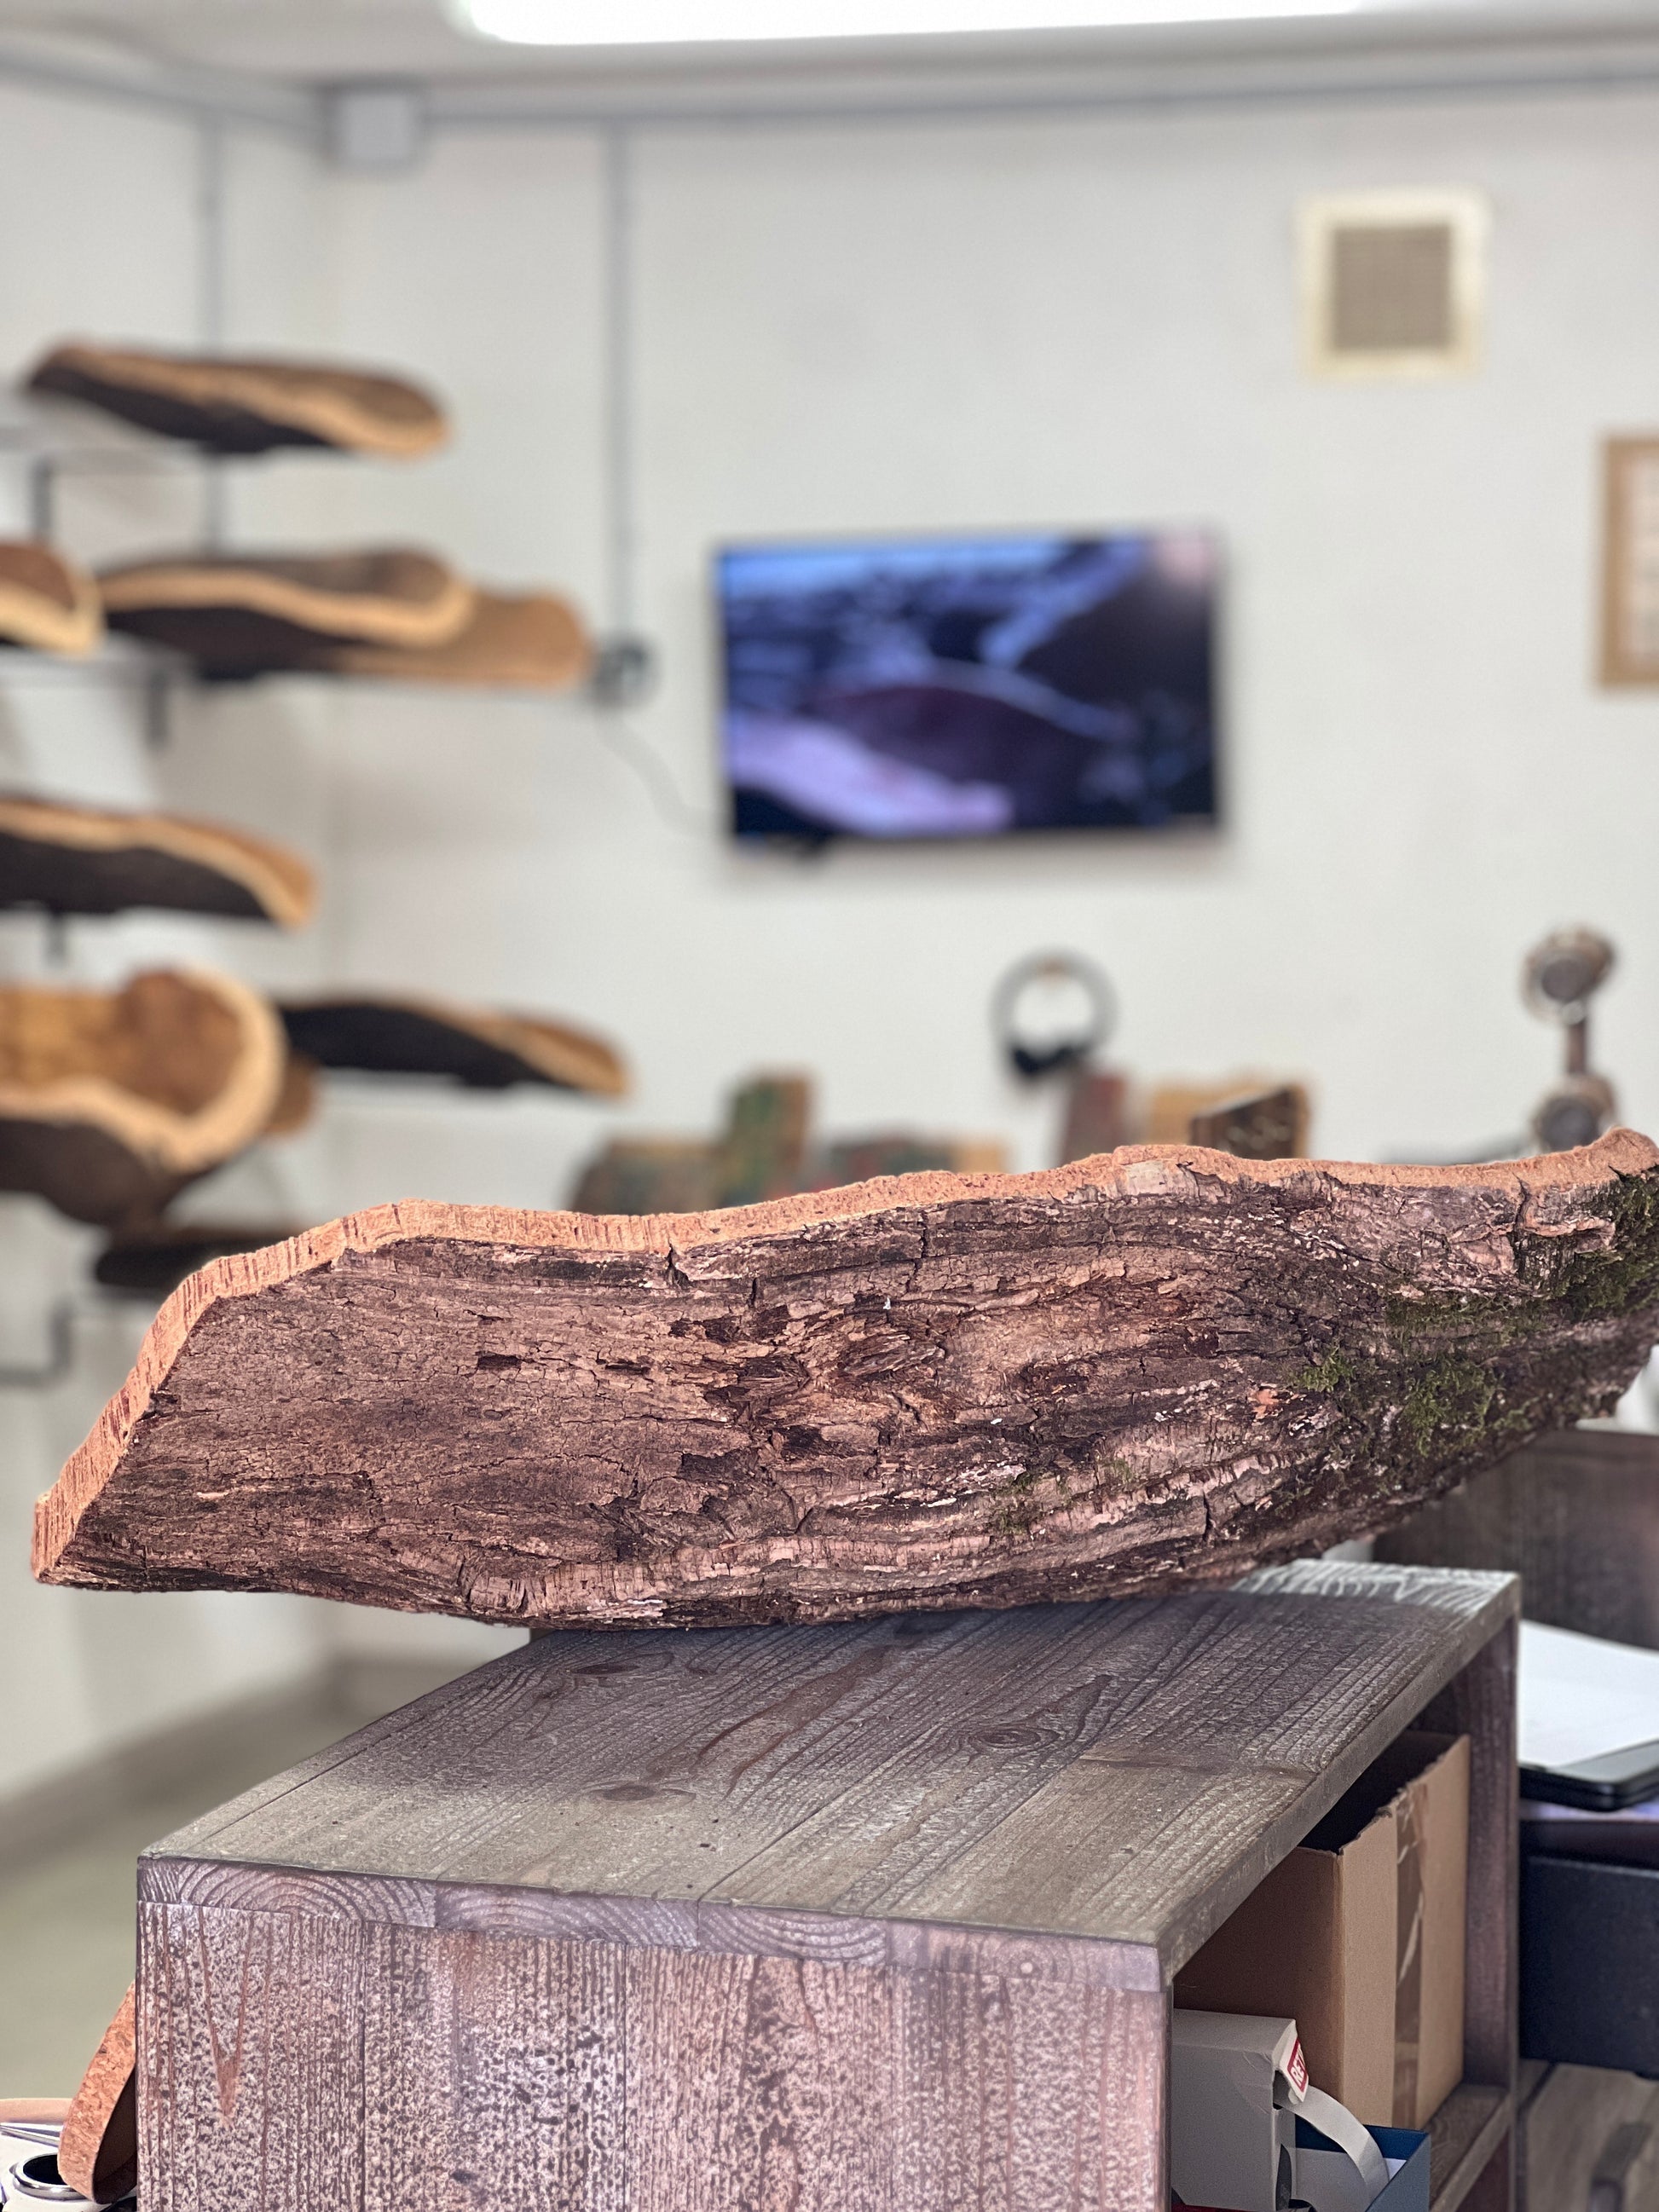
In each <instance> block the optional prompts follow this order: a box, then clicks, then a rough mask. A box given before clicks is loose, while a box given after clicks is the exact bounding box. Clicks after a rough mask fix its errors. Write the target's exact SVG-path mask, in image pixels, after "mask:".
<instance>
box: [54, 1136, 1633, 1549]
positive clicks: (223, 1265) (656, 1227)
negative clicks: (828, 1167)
mask: <svg viewBox="0 0 1659 2212" xmlns="http://www.w3.org/2000/svg"><path fill="white" fill-rule="evenodd" d="M1656 1166H1659V1146H1656V1145H1655V1144H1654V1143H1653V1141H1652V1140H1651V1139H1650V1138H1647V1137H1644V1136H1639V1135H1638V1133H1636V1132H1635V1131H1634V1130H1632V1129H1612V1130H1609V1131H1608V1133H1607V1135H1606V1136H1604V1137H1601V1138H1599V1139H1597V1141H1596V1142H1595V1144H1593V1145H1585V1146H1580V1147H1579V1148H1578V1149H1577V1150H1576V1151H1573V1152H1547V1153H1544V1154H1542V1155H1541V1156H1540V1157H1538V1158H1533V1159H1524V1160H1499V1161H1494V1162H1485V1161H1482V1162H1477V1163H1474V1164H1457V1165H1455V1166H1445V1167H1438V1166H1416V1165H1401V1164H1378V1163H1376V1162H1371V1161H1363V1160H1300V1159H1293V1160H1243V1159H1237V1158H1234V1157H1233V1155H1232V1154H1231V1153H1229V1152H1211V1151H1208V1150H1207V1149H1206V1148H1205V1147H1204V1146H1200V1145H1125V1146H1121V1147H1120V1149H1119V1150H1118V1151H1116V1152H1101V1153H1097V1154H1096V1155H1095V1156H1094V1157H1093V1158H1091V1159H1085V1160H1074V1161H1073V1162H1072V1163H1071V1164H1069V1165H1068V1166H1066V1167H1060V1168H1048V1169H1044V1170H1041V1171H1039V1172H1038V1173H1036V1174H1033V1175H991V1174H976V1175H952V1174H950V1173H947V1172H945V1171H944V1170H927V1171H926V1172H924V1173H922V1174H920V1175H906V1176H878V1177H876V1178H875V1179H874V1180H873V1181H872V1182H858V1183H849V1184H847V1185H845V1186H844V1187H842V1188H839V1189H836V1190H826V1191H811V1192H807V1193H805V1194H803V1195H801V1196H799V1197H793V1198H777V1199H769V1200H765V1201H764V1202H763V1203H762V1204H760V1205H757V1206H730V1207H726V1208H725V1209H723V1210H722V1211H720V1212H708V1213H666V1214H662V1213H653V1214H617V1213H604V1214H592V1213H563V1212H532V1211H530V1210H528V1209H526V1208H522V1207H513V1206H450V1205H447V1204H443V1203H441V1202H438V1201H435V1200H428V1199H400V1200H397V1201H395V1202H394V1203H393V1204H392V1205H389V1206H370V1207H368V1209H367V1210H366V1211H364V1212H361V1213H349V1214H347V1215H345V1216H344V1217H343V1218H342V1219H340V1220H337V1221H328V1222H325V1223H324V1224H323V1225H321V1226H320V1227H319V1228H316V1229H307V1230H305V1231H302V1232H301V1234H300V1235H299V1236H297V1237H289V1238H288V1239H287V1240H286V1241H285V1242H284V1243H281V1244H270V1245H267V1246H265V1247H264V1248H263V1249H261V1250H258V1251H255V1252H235V1253H228V1254H226V1255H224V1256H223V1257H222V1258H220V1259H217V1260H213V1261H210V1262H209V1264H208V1265H207V1266H206V1267H203V1268H201V1269H200V1270H199V1271H198V1272H197V1273H195V1274H193V1275H190V1276H187V1277H186V1278H185V1280H184V1281H183V1282H182V1283H181V1284H180V1285H179V1287H178V1289H177V1290H176V1291H173V1295H172V1296H171V1297H169V1298H168V1299H167V1303H166V1304H165V1305H163V1306H162V1308H161V1310H160V1312H159V1313H158V1314H157V1315H156V1316H155V1321H154V1322H152V1323H151V1325H150V1328H149V1334H147V1335H146V1336H145V1339H144V1341H143V1345H142V1346H140V1347H139V1352H138V1357H137V1360H136V1361H135V1362H134V1363H133V1368H132V1372H131V1374H130V1375H129V1376H128V1377H127V1379H126V1381H125V1383H123V1384H122V1386H121V1388H120V1389H118V1391H117V1392H116V1394H115V1395H114V1396H113V1397H112V1399H111V1400H110V1401H109V1403H108V1404H107V1405H106V1407H105V1408H104V1410H103V1412H102V1413H100V1415H99V1417H98V1419H97V1420H96V1422H95V1423H94V1425H93V1428H92V1430H91V1431H90V1433H89V1434H88V1437H87V1438H86V1441H85V1442H84V1443H82V1445H81V1446H80V1448H79V1449H78V1450H76V1452H75V1453H74V1455H72V1457H71V1458H70V1460H69V1461H68V1462H67V1463H66V1464H65V1466H64V1470H63V1472H62V1474H60V1475H59V1476H58V1480H57V1481H56V1482H55V1483H54V1484H53V1485H52V1488H51V1489H50V1490H49V1491H48V1492H46V1495H45V1496H44V1497H43V1498H39V1499H37V1500H36V1502H35V1509H34V1543H33V1562H32V1565H33V1572H34V1575H35V1577H36V1578H37V1579H38V1580H40V1581H42V1582H50V1581H52V1579H53V1569H54V1568H55V1566H56V1565H57V1563H58V1559H60V1558H61V1557H62V1555H63V1553H64V1549H65V1547H67V1545H68V1544H69V1542H70V1538H71V1537H72V1536H73V1534H74V1533H75V1529H76V1524H77V1523H78V1522H79V1521H80V1519H81V1516H82V1514H83V1513H85V1511H86V1510H87V1509H88V1506H89V1505H91V1504H93V1502H94V1499H95V1498H98V1497H99V1495H100V1493H101V1492H102V1491H103V1489H104V1486H105V1485H106V1483H107V1482H108V1481H109V1480H110V1478H111V1476H112V1474H114V1473H115V1470H116V1468H118V1465H119V1464H120V1461H121V1456H122V1454H123V1453H124V1452H125V1449H126V1446H127V1442H128V1439H129V1438H130V1437H131V1435H132V1432H133V1431H134V1430H135V1429H136V1428H137V1425H138V1423H139V1422H140V1421H141V1420H142V1419H143V1417H144V1415H145V1414H146V1413H148V1412H149V1407H150V1406H151V1404H152V1403H153V1401H154V1400H155V1394H156V1392H157V1391H158V1390H160V1389H161V1388H162V1387H163V1386H164V1384H165V1383H166V1382H167V1377H168V1376H169V1375H170V1374H171V1373H172V1371H173V1367H174V1365H175V1364H176V1363H177V1361H178V1359H179V1355H180V1353H181V1352H183V1350H184V1348H185V1344H186V1343H187V1342H188V1340H189V1339H190V1337H191V1334H192V1332H193V1331H194V1330H195V1328H196V1327H197V1324H198V1323H199V1322H201V1321H202V1320H203V1319H204V1317H205V1316H206V1315H207V1314H208V1313H209V1312H210V1310H211V1309H212V1308H213V1307H214V1306H216V1305H217V1304H220V1302H221V1301H222V1300H224V1299H228V1298H245V1297H255V1296H256V1295H257V1294H258V1292H259V1291H264V1290H269V1289H271V1288H273V1287H274V1286H275V1285H278V1284H283V1283H289V1282H293V1281H294V1280H295V1279H296V1278H298V1277H300V1276H301V1275H306V1274H310V1273H314V1272H316V1271H319V1270H320V1269H322V1268H325V1267H329V1266H331V1264H332V1263H333V1262H334V1261H336V1260H338V1259H340V1258H342V1257H343V1255H345V1254H346V1253H348V1252H355V1253H362V1254H367V1253H371V1252H379V1251H384V1250H385V1249H386V1248H387V1247H388V1246H389V1245H394V1244H404V1243H414V1242H417V1241H430V1240H441V1241H446V1242H449V1243H476V1244H501V1245H507V1246H517V1247H519V1248H520V1249H526V1250H531V1251H546V1250H550V1249H565V1250H567V1251H576V1252H591V1253H596V1254H597V1253H605V1252H613V1253H629V1252H642V1253H655V1254H658V1255H660V1256H661V1257H662V1258H664V1259H668V1258H669V1257H671V1255H673V1254H675V1253H677V1252H681V1251H685V1250H688V1249H691V1248H694V1247H696V1246H698V1245H705V1246H706V1245H710V1244H721V1243H738V1242H742V1241H745V1240H749V1239H754V1238H762V1239H771V1238H782V1237H789V1236H792V1235H793V1234H794V1233H795V1232H796V1231H800V1230H807V1229H811V1228H814V1227H816V1226H817V1225H821V1224H824V1223H829V1222H832V1221H846V1220H853V1219H857V1218H860V1217H863V1216H866V1215H869V1214H875V1213H883V1212H907V1211H913V1210H915V1209H916V1208H918V1207H921V1208H933V1207H939V1206H949V1205H952V1204H958V1203H960V1202H962V1201H963V1200H973V1199H996V1198H1006V1199H1024V1200H1039V1201H1040V1200H1065V1199H1068V1198H1071V1197H1073V1195H1075V1194H1078V1193H1079V1192H1083V1191H1089V1192H1093V1193H1098V1194H1102V1195H1106V1196H1110V1195H1113V1194H1117V1195H1121V1196H1123V1197H1132V1196H1134V1195H1136V1194H1151V1193H1152V1192H1155V1191H1158V1190H1165V1189H1170V1188H1176V1187H1177V1186H1178V1185H1179V1183H1180V1182H1182V1181H1185V1182H1188V1184H1189V1185H1196V1184H1197V1183H1199V1182H1211V1183H1223V1184H1225V1183H1234V1184H1237V1183H1256V1184H1261V1185H1265V1186H1267V1187H1268V1188H1273V1187H1274V1186H1277V1185H1279V1184H1285V1183H1295V1182H1302V1181H1304V1180H1305V1179H1306V1178H1308V1177H1310V1176H1313V1177H1316V1178H1317V1179H1318V1180H1319V1181H1321V1182H1324V1183H1326V1184H1336V1185H1338V1186H1340V1187H1343V1188H1358V1187H1363V1188H1370V1189H1378V1188H1383V1189H1393V1190H1423V1191H1430V1190H1447V1189H1456V1188H1482V1189H1487V1190H1492V1191H1494V1192H1501V1193H1503V1194H1505V1196H1506V1197H1509V1198H1510V1199H1512V1200H1513V1201H1514V1203H1515V1205H1516V1209H1517V1210H1518V1209H1519V1208H1520V1207H1521V1206H1522V1205H1523V1204H1524V1203H1525V1202H1526V1201H1527V1200H1528V1199H1529V1198H1532V1197H1534V1196H1536V1195H1540V1194H1543V1193H1545V1192H1549V1191H1562V1190H1577V1191H1583V1192H1585V1193H1589V1192H1590V1191H1594V1190H1598V1189H1604V1188H1606V1187H1607V1185H1608V1184H1609V1183H1610V1182H1613V1180H1614V1179H1615V1178H1616V1177H1618V1176H1635V1175H1641V1174H1644V1173H1645V1172H1646V1171H1647V1170H1650V1169H1652V1168H1654V1167H1656Z"/></svg>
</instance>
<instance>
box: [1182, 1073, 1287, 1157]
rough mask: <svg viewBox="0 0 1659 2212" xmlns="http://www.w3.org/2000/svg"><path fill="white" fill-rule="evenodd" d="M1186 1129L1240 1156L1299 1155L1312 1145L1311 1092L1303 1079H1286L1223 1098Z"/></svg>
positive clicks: (1190, 1134)
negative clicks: (1269, 1087)
mask: <svg viewBox="0 0 1659 2212" xmlns="http://www.w3.org/2000/svg"><path fill="white" fill-rule="evenodd" d="M1187 1133H1188V1137H1189V1138H1190V1139H1191V1140H1192V1142H1193V1143H1194V1144H1195V1145H1209V1146H1213V1148H1214V1149H1215V1150H1216V1151H1217V1152H1231V1153H1232V1155H1233V1156H1234V1158H1236V1159H1241V1160H1297V1159H1300V1158H1302V1157H1303V1155H1304V1153H1305V1152H1306V1151H1307V1149H1308V1094H1307V1092H1306V1091H1304V1089H1303V1088H1302V1085H1300V1084H1299V1083H1285V1084H1280V1085H1279V1086H1278V1088H1277V1089H1275V1090H1272V1091H1250V1092H1247V1093H1246V1094H1244V1095H1243V1097H1237V1096H1236V1097H1231V1098H1224V1099H1222V1100H1221V1101H1220V1102H1219V1103H1218V1104H1217V1105H1214V1106H1209V1107H1206V1108H1205V1109H1204V1110H1203V1111H1202V1112H1201V1113H1197V1114H1194V1115H1193V1117H1192V1121H1191V1122H1190V1124H1189V1125H1188V1132H1187Z"/></svg>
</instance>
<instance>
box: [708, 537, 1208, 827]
mask: <svg viewBox="0 0 1659 2212" xmlns="http://www.w3.org/2000/svg"><path fill="white" fill-rule="evenodd" d="M715 568H716V585H717V589H718V592H719V599H720V628H721V636H722V641H723V648H724V676H725V683H724V697H723V701H722V710H721V743H722V749H723V756H724V762H725V772H726V785H727V788H728V790H729V792H730V795H731V809H732V829H733V830H734V832H735V834H736V835H737V836H739V837H793V838H807V839H812V840H817V839H822V838H829V837H864V838H921V837H929V838H953V837H995V836H1003V835H1005V834H1006V833H1009V832H1012V831H1017V830H1031V829H1133V830H1163V829H1170V828H1171V827H1173V826H1176V825H1178V824H1182V823H1185V824H1189V825H1197V826H1202V825H1205V824H1208V823H1213V822H1214V820H1215V819H1216V623H1217V601H1218V549H1217V545H1216V542H1215V540H1214V538H1212V537H1211V536H1209V535H1208V534H1207V533H1206V532H1199V531H1190V530H1182V531H1175V530H1170V531H1158V530H1133V531H1129V530H1126V531H1115V532H1102V533H1099V534H1094V535H1091V534H1087V533H1084V532H1060V531H1053V532H1029V531H1028V532H994V533H987V534H985V535H983V536H973V537H969V536H957V537H926V538H921V537H918V538H846V539H821V540H817V541H805V540H803V541H801V542H799V543H795V544H751V545H733V546H728V547H726V549H725V550H722V551H720V553H718V554H717V556H716V557H715Z"/></svg>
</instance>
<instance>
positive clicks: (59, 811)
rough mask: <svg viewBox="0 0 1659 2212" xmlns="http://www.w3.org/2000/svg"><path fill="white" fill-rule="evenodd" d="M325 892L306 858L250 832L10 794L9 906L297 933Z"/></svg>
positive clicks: (4, 867) (4, 898) (3, 830)
mask: <svg viewBox="0 0 1659 2212" xmlns="http://www.w3.org/2000/svg"><path fill="white" fill-rule="evenodd" d="M316 899H317V887H316V882H315V879H314V878H313V875H312V872H311V870H310V869H309V868H308V867H307V865H306V863H305V862H304V861H303V860H301V859H300V857H299V856H298V854H295V853H290V852H289V851H288V850H286V848H283V846H281V845H276V844H273V843H271V842H270V841H269V840H268V839H265V838H263V837H252V836H249V835H248V834H247V832H246V830H242V829H228V828H226V827H225V826H224V825H223V824H222V823H216V822H198V821H194V820H191V819H190V818H188V817H185V816H183V815H177V814H137V813H126V812H119V811H114V810H112V809H110V808H106V807H97V806H80V805H74V804H72V803H70V802H69V801H58V800H51V799H35V798H31V797H26V796H24V795H23V794H22V793H12V792H0V907H21V906H33V907H41V908H45V909H46V912H47V913H49V914H122V913H125V912H126V911H127V910H128V909H129V908H135V907H154V908H164V909H167V910H169V911H172V912H175V913H184V914H212V915H228V916H238V917H241V918H244V919H246V920H248V921H268V922H272V923H275V924H276V926H277V927H281V928H284V929H295V928H298V927H300V925H301V923H303V922H306V921H309V920H310V918H311V915H312V910H313V908H314V906H315V904H316Z"/></svg>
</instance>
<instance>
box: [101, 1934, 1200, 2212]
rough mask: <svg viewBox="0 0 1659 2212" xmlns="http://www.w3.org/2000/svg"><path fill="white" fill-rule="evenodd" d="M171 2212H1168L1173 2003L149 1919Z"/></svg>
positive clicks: (443, 1938)
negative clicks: (1166, 2056)
mask: <svg viewBox="0 0 1659 2212" xmlns="http://www.w3.org/2000/svg"><path fill="white" fill-rule="evenodd" d="M140 1939H141V1973H140V1980H141V1988H142V1997H141V2005H140V2041H141V2046H142V2049H143V2053H144V2057H143V2066H144V2069H145V2078H146V2081H147V2084H148V2087H147V2093H145V2094H144V2095H143V2096H142V2097H141V2100H140V2106H141V2112H142V2115H143V2120H142V2125H143V2202H144V2203H145V2204H146V2206H147V2207H149V2208H151V2212H362V2208H363V2207H365V2206H368V2207H372V2208H375V2212H380V2208H392V2207H395V2208H397V2212H453V2208H455V2207H456V2206H457V2205H458V2204H462V2205H466V2206H469V2207H471V2208H473V2212H542V2208H545V2207H549V2206H563V2207H569V2208H576V2207H580V2212H623V2207H627V2208H628V2212H754V2208H758V2207H777V2208H780V2209H781V2208H785V2207H788V2206H802V2207H805V2206H811V2207H812V2208H813V2212H936V2208H938V2207H939V2206H941V2205H947V2204H948V2205H958V2206H962V2207H974V2208H983V2212H1013V2208H1015V2207H1019V2206H1036V2205H1041V2206H1042V2207H1043V2208H1044V2212H1050V2208H1052V2212H1162V2208H1163V2206H1164V2204H1165V2203H1167V2191H1166V2188H1165V2185H1164V2158H1163V2141H1164V2112H1163V2099H1164V2068H1163V2049H1164V2020H1165V2004H1166V1999H1165V1997H1164V1993H1163V1992H1162V1991H1161V1990H1134V1991H1126V1990H1112V1989H1108V1988H1101V1987H1097V1986H1091V1985H1088V1984H1080V1983H1073V1982H1067V1981H1064V1980H1057V1981H1056V1980H1048V1981H1045V1980H1042V1979H1041V1978H1027V1979H1022V1978H1020V1977H1019V1976H1018V1973H1014V1974H1005V1973H1000V1972H995V1971H992V1972H973V1971H969V1970H967V1969H966V1966H965V1962H963V1964H961V1965H958V1966H955V1967H940V1966H936V1967H933V1968H930V1969H923V1970H921V1971H908V1972H907V1971H895V1970H893V1969H890V1968H881V1967H872V1966H863V1965H856V1964H848V1963H845V1962H842V1961H838V1960H811V1959H802V1958H783V1957H778V1956H744V1955H742V1954H729V1953H728V1954H720V1953H716V1954H708V1953H697V1952H676V1951H672V1950H662V1949H653V1948H644V1949H639V1948H629V1947H624V1946H622V1945H618V1944H612V1943H604V1942H592V1941H582V1942H571V1941H561V1940H557V1939H551V1938H546V1937H540V1938H538V1937H533V1936H519V1937H504V1936H500V1935H495V1936H483V1935H478V1934H476V1933H470V1932H464V1931H456V1930H443V1931H432V1930H424V1929H422V1930H416V1929H407V1928H400V1927H396V1926H389V1925H385V1924H376V1923H372V1922H365V1921H361V1920H351V1919H346V1918H326V1917H308V1916H306V1915H304V1914H298V1913H291V1912H276V1913H269V1912H266V1913H262V1912H255V1911H222V1910H218V1909H216V1908H213V1907H202V1906H194V1905H155V1904H151V1905H145V1906H143V1909H142V1911H141V1926H140Z"/></svg>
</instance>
